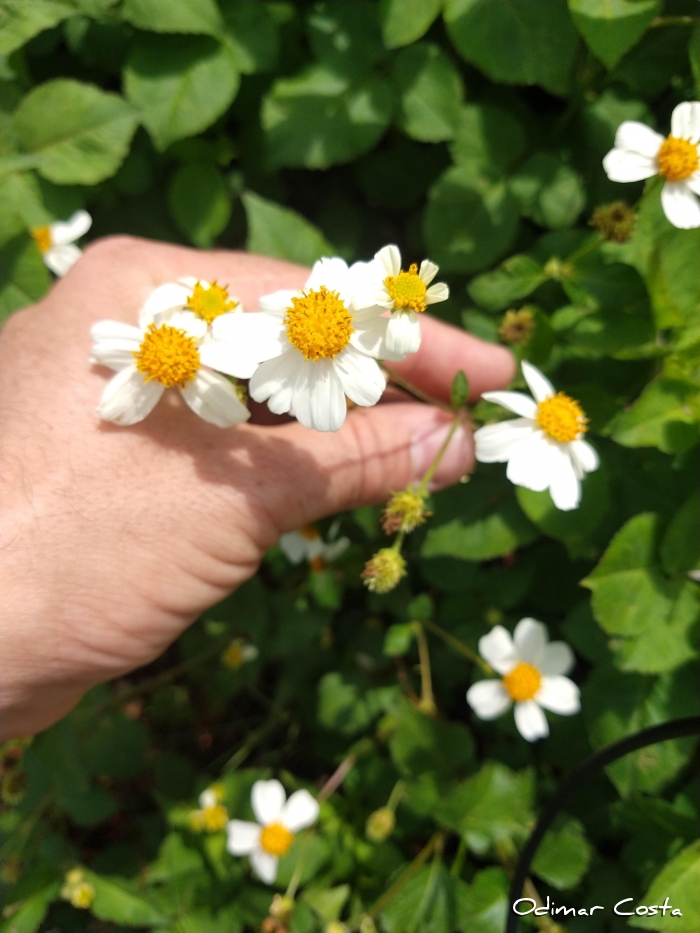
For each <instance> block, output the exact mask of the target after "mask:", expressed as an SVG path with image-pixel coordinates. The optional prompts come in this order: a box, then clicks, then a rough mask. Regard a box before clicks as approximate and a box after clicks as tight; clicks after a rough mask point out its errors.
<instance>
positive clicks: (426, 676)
mask: <svg viewBox="0 0 700 933" xmlns="http://www.w3.org/2000/svg"><path fill="white" fill-rule="evenodd" d="M415 631H416V642H417V644H418V658H419V662H420V683H421V688H420V701H419V703H418V708H419V709H420V711H421V712H422V713H425V714H426V715H428V716H434V715H435V713H436V712H437V707H436V706H435V697H434V696H433V678H432V674H431V672H430V651H429V650H428V639H427V638H426V637H425V632H424V630H423V626H422V625H421V624H420V622H417V623H416V625H415Z"/></svg>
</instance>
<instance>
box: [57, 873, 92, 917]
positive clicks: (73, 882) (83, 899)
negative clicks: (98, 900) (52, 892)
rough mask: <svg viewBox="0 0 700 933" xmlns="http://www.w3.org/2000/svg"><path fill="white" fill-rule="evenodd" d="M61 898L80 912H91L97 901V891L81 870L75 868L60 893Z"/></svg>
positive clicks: (66, 878)
mask: <svg viewBox="0 0 700 933" xmlns="http://www.w3.org/2000/svg"><path fill="white" fill-rule="evenodd" d="M60 894H61V897H62V898H63V899H64V900H65V901H69V902H70V904H71V905H72V906H73V907H77V908H78V909H79V910H89V908H90V907H91V906H92V902H93V901H94V900H95V889H94V887H93V886H92V885H91V884H90V882H89V881H86V880H85V876H84V875H83V873H82V871H81V870H80V869H79V868H73V869H71V871H69V872H68V874H67V875H66V877H65V879H64V881H63V885H62V887H61V891H60Z"/></svg>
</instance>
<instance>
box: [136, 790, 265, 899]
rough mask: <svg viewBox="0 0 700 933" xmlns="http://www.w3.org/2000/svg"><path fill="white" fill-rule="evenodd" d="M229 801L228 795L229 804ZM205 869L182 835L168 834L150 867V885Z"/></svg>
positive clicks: (202, 862)
mask: <svg viewBox="0 0 700 933" xmlns="http://www.w3.org/2000/svg"><path fill="white" fill-rule="evenodd" d="M251 784H252V782H251ZM246 790H247V791H248V796H249V795H250V788H248V787H247V788H246ZM228 800H229V798H228V795H227V802H228ZM234 800H235V798H234ZM203 867H204V860H203V858H202V856H201V854H200V853H199V852H198V851H197V850H196V849H192V848H190V847H189V846H188V845H185V841H184V839H183V838H182V836H181V835H180V833H168V835H167V836H166V837H165V838H164V839H163V841H162V842H161V844H160V848H159V849H158V858H157V859H156V860H155V861H154V862H152V863H151V865H150V866H149V869H148V883H149V884H158V883H160V882H162V881H165V882H169V881H172V880H175V881H177V880H179V879H182V878H183V877H184V876H185V875H190V874H194V875H198V874H200V873H201V871H202V868H203Z"/></svg>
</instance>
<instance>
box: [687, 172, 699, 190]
mask: <svg viewBox="0 0 700 933" xmlns="http://www.w3.org/2000/svg"><path fill="white" fill-rule="evenodd" d="M685 183H686V185H687V186H688V187H689V188H690V190H691V191H692V192H694V193H695V194H700V171H697V172H694V173H693V174H692V175H691V176H690V178H686V180H685Z"/></svg>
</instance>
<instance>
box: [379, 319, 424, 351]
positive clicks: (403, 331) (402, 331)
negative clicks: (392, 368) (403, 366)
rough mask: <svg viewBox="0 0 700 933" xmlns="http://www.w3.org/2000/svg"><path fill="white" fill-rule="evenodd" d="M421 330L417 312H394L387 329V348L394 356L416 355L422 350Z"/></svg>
mask: <svg viewBox="0 0 700 933" xmlns="http://www.w3.org/2000/svg"><path fill="white" fill-rule="evenodd" d="M420 340H421V329H420V321H419V320H418V315H417V314H416V312H415V311H394V313H393V314H392V315H391V317H390V318H389V326H388V327H387V329H386V348H387V350H388V351H389V353H391V354H392V356H398V355H401V356H405V355H406V354H407V353H416V352H417V351H418V349H419V348H420Z"/></svg>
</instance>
